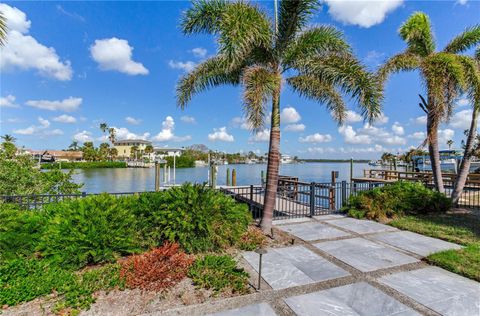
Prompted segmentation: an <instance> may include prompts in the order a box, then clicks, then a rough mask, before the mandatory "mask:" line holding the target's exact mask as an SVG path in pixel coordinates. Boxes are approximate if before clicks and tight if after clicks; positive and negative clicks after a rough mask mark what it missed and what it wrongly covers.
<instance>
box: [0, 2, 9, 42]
mask: <svg viewBox="0 0 480 316" xmlns="http://www.w3.org/2000/svg"><path fill="white" fill-rule="evenodd" d="M7 32H8V27H7V19H6V18H5V16H4V15H3V12H1V11H0V46H5V43H6V41H7Z"/></svg>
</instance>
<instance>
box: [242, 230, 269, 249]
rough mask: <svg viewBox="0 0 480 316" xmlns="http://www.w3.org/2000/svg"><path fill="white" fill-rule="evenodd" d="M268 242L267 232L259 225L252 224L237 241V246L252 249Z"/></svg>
mask: <svg viewBox="0 0 480 316" xmlns="http://www.w3.org/2000/svg"><path fill="white" fill-rule="evenodd" d="M266 243H267V240H266V237H265V234H263V232H262V231H261V230H260V229H258V228H257V227H253V226H250V227H248V230H247V231H246V232H245V233H243V235H242V237H240V240H239V241H238V242H237V247H238V248H240V249H241V250H247V251H252V250H255V249H258V248H261V247H263V246H265V244H266Z"/></svg>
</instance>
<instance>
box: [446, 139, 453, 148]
mask: <svg viewBox="0 0 480 316" xmlns="http://www.w3.org/2000/svg"><path fill="white" fill-rule="evenodd" d="M452 145H453V140H452V139H449V140H447V146H448V149H452Z"/></svg>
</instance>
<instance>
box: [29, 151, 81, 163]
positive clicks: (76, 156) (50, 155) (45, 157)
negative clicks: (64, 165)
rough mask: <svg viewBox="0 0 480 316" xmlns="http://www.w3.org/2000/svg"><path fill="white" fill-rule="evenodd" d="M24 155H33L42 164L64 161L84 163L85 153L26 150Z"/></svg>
mask: <svg viewBox="0 0 480 316" xmlns="http://www.w3.org/2000/svg"><path fill="white" fill-rule="evenodd" d="M23 153H25V154H29V155H32V157H33V158H34V159H35V160H37V161H41V162H62V161H82V160H83V152H81V151H69V150H50V149H47V150H32V149H25V150H23Z"/></svg>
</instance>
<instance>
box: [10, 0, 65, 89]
mask: <svg viewBox="0 0 480 316" xmlns="http://www.w3.org/2000/svg"><path fill="white" fill-rule="evenodd" d="M0 11H1V12H3V14H4V16H5V18H6V20H7V27H8V34H7V43H6V45H5V46H4V47H3V48H2V50H1V54H0V69H1V70H2V71H3V70H13V69H16V68H19V69H22V70H29V69H35V70H37V71H38V72H39V74H40V75H42V76H45V77H50V78H54V79H57V80H62V81H66V80H70V79H72V74H73V71H72V68H71V66H70V61H68V60H66V61H61V60H60V57H59V56H58V55H57V53H56V51H55V49H54V48H53V47H47V46H44V45H43V44H40V43H39V42H38V41H37V40H36V39H35V38H34V37H32V36H30V35H27V34H28V32H29V29H30V26H31V22H30V21H29V20H27V16H26V14H25V13H24V12H22V11H21V10H19V9H17V8H15V7H11V6H9V5H7V4H4V3H0Z"/></svg>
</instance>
